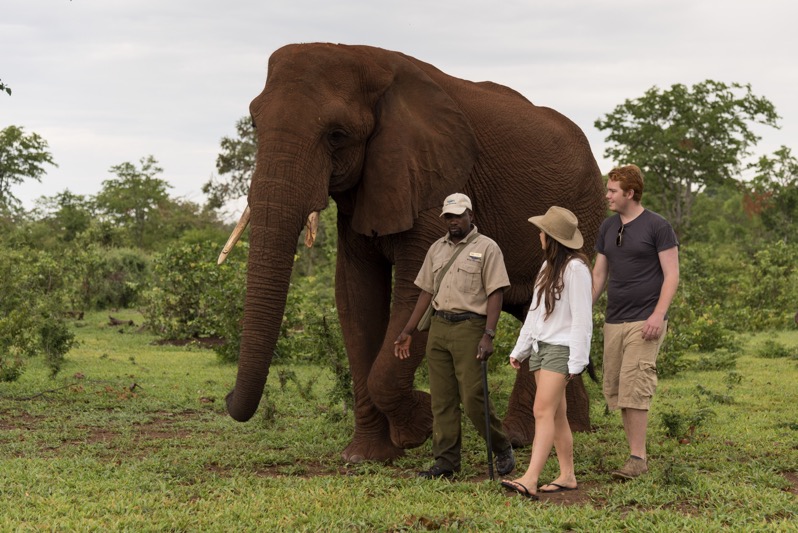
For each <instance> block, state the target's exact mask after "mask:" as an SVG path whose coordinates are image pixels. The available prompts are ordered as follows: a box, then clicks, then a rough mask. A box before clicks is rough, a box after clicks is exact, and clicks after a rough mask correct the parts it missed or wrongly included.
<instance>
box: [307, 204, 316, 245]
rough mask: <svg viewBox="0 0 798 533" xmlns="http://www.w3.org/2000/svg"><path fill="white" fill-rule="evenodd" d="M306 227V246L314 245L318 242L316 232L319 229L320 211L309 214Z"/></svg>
mask: <svg viewBox="0 0 798 533" xmlns="http://www.w3.org/2000/svg"><path fill="white" fill-rule="evenodd" d="M305 227H306V228H307V231H306V232H305V246H307V247H308V248H311V247H313V243H314V242H316V232H318V231H319V212H318V211H313V212H312V213H311V214H310V215H308V221H307V222H305Z"/></svg>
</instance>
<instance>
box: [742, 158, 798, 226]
mask: <svg viewBox="0 0 798 533" xmlns="http://www.w3.org/2000/svg"><path fill="white" fill-rule="evenodd" d="M752 166H753V168H754V169H755V171H756V176H754V179H753V180H752V182H751V185H752V188H753V192H754V194H755V195H756V197H757V199H758V202H757V203H758V206H759V214H760V216H761V217H762V223H763V224H764V225H765V227H766V228H767V229H768V230H769V231H770V232H771V233H772V234H773V235H775V236H776V237H777V238H779V239H781V240H783V241H785V242H786V241H792V242H796V241H798V159H796V158H795V157H794V156H793V155H792V151H791V150H790V149H789V148H787V147H786V146H782V147H781V148H779V149H778V150H776V152H775V153H774V154H773V156H772V157H768V156H762V157H760V158H759V160H758V161H757V162H756V163H754V165H752Z"/></svg>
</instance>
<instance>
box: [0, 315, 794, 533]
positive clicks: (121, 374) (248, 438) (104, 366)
mask: <svg viewBox="0 0 798 533" xmlns="http://www.w3.org/2000/svg"><path fill="white" fill-rule="evenodd" d="M118 315H119V316H117V315H116V314H115V316H117V318H123V319H128V318H130V319H133V320H135V321H136V322H137V323H139V322H140V317H139V316H138V315H136V314H135V313H119V314H118ZM106 322H107V317H106V315H104V314H93V315H90V316H88V317H87V318H86V320H85V321H84V322H83V323H82V324H81V325H80V327H76V333H77V335H78V338H79V339H80V341H81V345H80V346H79V347H78V348H76V349H75V350H73V351H72V352H71V353H70V354H69V355H68V357H67V361H66V363H65V364H64V367H63V370H62V372H61V373H60V374H59V376H58V377H57V378H56V379H55V380H51V379H49V378H48V371H47V369H46V368H45V366H44V365H43V362H42V361H39V360H34V361H31V362H30V364H29V366H28V367H27V369H26V372H25V373H24V374H23V375H22V377H21V378H20V379H19V381H17V382H14V383H0V531H40V530H54V531H70V530H88V531H91V530H103V531H105V530H130V531H270V530H300V531H302V530H306V531H319V530H322V531H375V530H377V531H405V530H433V529H439V530H449V531H482V530H501V531H514V530H517V531H528V530H534V529H539V530H547V531H570V530H574V531H611V530H633V531H719V530H734V531H760V530H761V531H796V530H798V526H796V523H797V522H798V495H797V494H798V393H796V383H795V380H796V378H798V362H796V360H795V359H793V358H789V357H782V358H764V357H758V356H757V355H756V353H757V348H758V347H759V346H761V345H762V344H763V343H764V342H766V341H767V340H768V339H770V336H769V335H760V336H758V337H751V338H746V339H744V340H743V344H744V345H743V347H742V350H741V352H740V354H739V356H738V357H737V358H736V361H734V362H733V364H734V367H733V368H730V367H729V361H728V354H727V353H724V354H721V355H720V357H722V358H723V364H722V365H718V367H719V368H720V369H718V370H705V371H686V372H682V373H681V374H679V375H677V376H676V377H675V378H672V379H668V380H662V381H660V386H659V389H658V392H657V397H656V398H655V402H654V407H653V409H652V413H651V423H650V430H649V455H650V468H651V470H650V472H649V474H648V475H646V476H645V477H644V478H641V479H639V480H637V481H634V482H630V483H615V482H612V481H610V479H609V472H610V471H611V470H612V469H614V468H616V467H618V466H619V465H620V464H622V463H623V461H624V459H625V457H626V454H627V453H628V452H627V448H626V444H625V439H624V436H623V429H622V427H621V424H620V419H619V416H618V414H617V413H609V414H607V413H605V410H604V403H603V400H602V398H601V393H600V389H599V387H598V386H597V385H595V384H588V390H589V392H590V395H591V398H592V399H593V400H592V401H593V403H592V406H591V410H592V413H591V415H592V420H593V423H594V426H595V431H593V432H591V433H580V434H576V435H575V459H576V468H577V476H578V478H579V481H580V486H581V488H580V491H578V492H577V493H569V494H573V495H574V499H573V500H572V501H571V503H569V504H562V500H557V499H555V498H551V499H550V500H548V501H541V502H530V501H526V500H524V499H522V498H519V497H510V496H508V495H506V494H505V492H504V491H503V490H502V489H501V488H500V487H499V485H498V483H497V482H491V481H489V480H487V479H486V467H485V453H484V444H483V443H481V442H480V441H479V439H478V437H477V436H476V433H475V432H474V431H473V429H472V428H471V427H470V426H469V425H468V424H466V425H465V432H464V442H463V445H464V450H463V454H464V464H463V471H462V472H461V474H460V475H459V477H458V479H457V480H456V481H455V482H451V483H450V482H445V481H441V482H437V481H425V480H420V479H418V478H416V476H415V472H416V471H417V470H418V469H420V468H422V467H425V466H428V465H429V463H430V461H431V452H430V444H429V443H426V444H425V445H424V446H421V447H420V448H417V449H414V450H409V451H408V453H407V455H406V456H405V457H403V458H401V459H399V460H397V461H395V462H394V464H392V465H381V464H371V463H367V464H362V465H347V464H344V463H343V462H342V461H341V459H340V452H341V450H342V449H343V448H344V447H345V446H346V444H347V443H348V440H349V438H350V437H351V433H352V414H351V412H350V413H347V414H345V415H344V416H342V414H341V408H340V407H339V406H337V405H330V404H329V402H328V399H327V398H328V391H329V390H330V387H331V386H332V382H331V376H330V375H329V374H328V373H327V372H326V371H323V370H320V369H319V368H317V367H315V366H298V365H297V366H292V367H291V368H287V367H281V366H273V367H272V370H271V374H270V377H269V382H268V384H267V392H268V396H267V398H266V399H264V401H263V402H261V407H260V410H259V412H258V414H256V415H255V417H254V418H253V420H251V421H250V422H247V423H244V424H241V423H238V422H235V421H233V420H232V419H231V418H229V417H228V416H227V415H226V414H225V412H224V397H225V395H226V394H227V392H228V391H229V390H230V389H231V387H232V385H233V382H234V380H235V372H236V369H235V367H233V366H229V365H220V364H219V363H217V361H216V357H215V354H214V353H213V352H212V351H210V350H206V349H202V348H199V347H171V346H157V345H154V344H153V340H154V338H153V337H151V336H149V335H147V334H144V333H138V332H136V328H135V327H134V328H130V327H111V326H107V325H105V324H106ZM777 340H778V341H779V342H780V343H782V344H784V345H786V346H788V347H791V348H792V349H793V352H794V348H795V347H796V346H798V332H795V331H792V332H782V333H779V334H778V336H777ZM711 357H712V354H709V355H706V354H703V355H702V356H701V357H699V356H698V355H694V356H693V358H694V359H696V360H698V359H701V358H703V360H704V363H703V364H702V365H701V368H712V364H711ZM707 359H710V362H709V363H707ZM503 362H504V361H503V359H501V360H499V359H496V360H494V361H492V368H493V370H492V375H491V387H492V389H493V393H492V394H493V398H494V400H495V401H496V404H497V408H498V409H499V410H500V411H501V410H503V409H504V406H505V405H506V401H507V397H508V395H509V392H510V388H511V385H512V380H513V377H514V371H513V370H512V369H510V368H509V367H508V366H506V365H503V364H501V363H503ZM289 371H292V372H295V373H296V376H297V379H296V380H287V381H285V383H284V385H282V386H281V383H280V380H279V379H278V375H279V374H280V373H281V372H283V373H286V372H289ZM420 376H423V372H422V373H420ZM422 380H423V377H421V378H419V381H422ZM419 386H421V387H423V386H424V384H423V383H419ZM272 415H273V416H272ZM664 420H667V421H669V423H670V426H667V427H666V425H665V424H663V421H664ZM669 428H670V429H669ZM669 433H672V434H674V436H669ZM518 458H519V467H520V468H522V469H523V468H525V466H526V464H525V463H526V462H527V461H528V459H529V448H525V449H521V450H519V451H518ZM554 475H556V461H555V460H554V459H552V460H550V461H549V464H548V465H547V467H546V471H545V472H544V474H543V477H542V479H544V480H545V479H549V478H550V477H553V476H554Z"/></svg>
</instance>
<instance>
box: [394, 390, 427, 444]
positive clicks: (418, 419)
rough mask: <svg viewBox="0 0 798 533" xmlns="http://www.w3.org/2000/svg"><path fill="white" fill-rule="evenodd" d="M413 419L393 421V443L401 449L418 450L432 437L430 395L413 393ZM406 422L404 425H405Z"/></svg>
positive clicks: (420, 392) (411, 411)
mask: <svg viewBox="0 0 798 533" xmlns="http://www.w3.org/2000/svg"><path fill="white" fill-rule="evenodd" d="M412 402H413V403H412V409H410V410H409V412H410V413H412V415H413V417H412V418H410V419H408V420H404V421H402V420H393V419H392V420H391V421H390V423H391V442H393V444H394V446H398V447H399V448H404V449H409V448H417V447H419V446H421V445H422V444H424V443H425V442H426V441H427V439H428V438H430V436H431V435H432V408H431V406H430V395H429V394H428V393H426V392H422V391H413V393H412ZM403 422H404V423H403Z"/></svg>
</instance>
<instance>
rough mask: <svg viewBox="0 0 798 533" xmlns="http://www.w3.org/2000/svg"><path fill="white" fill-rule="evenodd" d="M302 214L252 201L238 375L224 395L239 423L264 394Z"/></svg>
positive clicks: (246, 418)
mask: <svg viewBox="0 0 798 533" xmlns="http://www.w3.org/2000/svg"><path fill="white" fill-rule="evenodd" d="M305 215H306V214H304V215H303V214H302V213H301V212H300V211H299V210H298V209H297V208H296V207H290V208H289V207H287V206H286V205H285V204H283V205H275V204H273V203H272V204H271V205H270V206H266V205H263V204H262V205H260V206H255V205H253V206H252V225H251V229H250V250H249V260H248V265H247V293H246V299H245V302H244V322H243V332H242V337H241V352H240V355H239V360H238V375H237V376H236V384H235V388H234V389H233V391H232V392H230V394H228V395H227V399H226V401H227V411H228V413H229V414H230V416H231V417H233V418H234V419H235V420H238V421H239V422H245V421H247V420H249V419H250V418H252V416H253V415H254V414H255V411H256V410H257V408H258V404H259V403H260V399H261V397H262V395H263V389H264V387H265V385H266V378H267V377H268V375H269V366H270V365H271V361H272V357H273V355H274V348H275V345H276V344H277V337H278V335H279V333H280V325H281V323H282V319H283V313H284V311H285V302H286V297H287V295H288V288H289V283H290V280H291V271H292V268H293V264H294V254H295V252H296V244H297V239H298V238H299V233H300V231H301V229H302V226H303V220H304V217H305Z"/></svg>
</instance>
